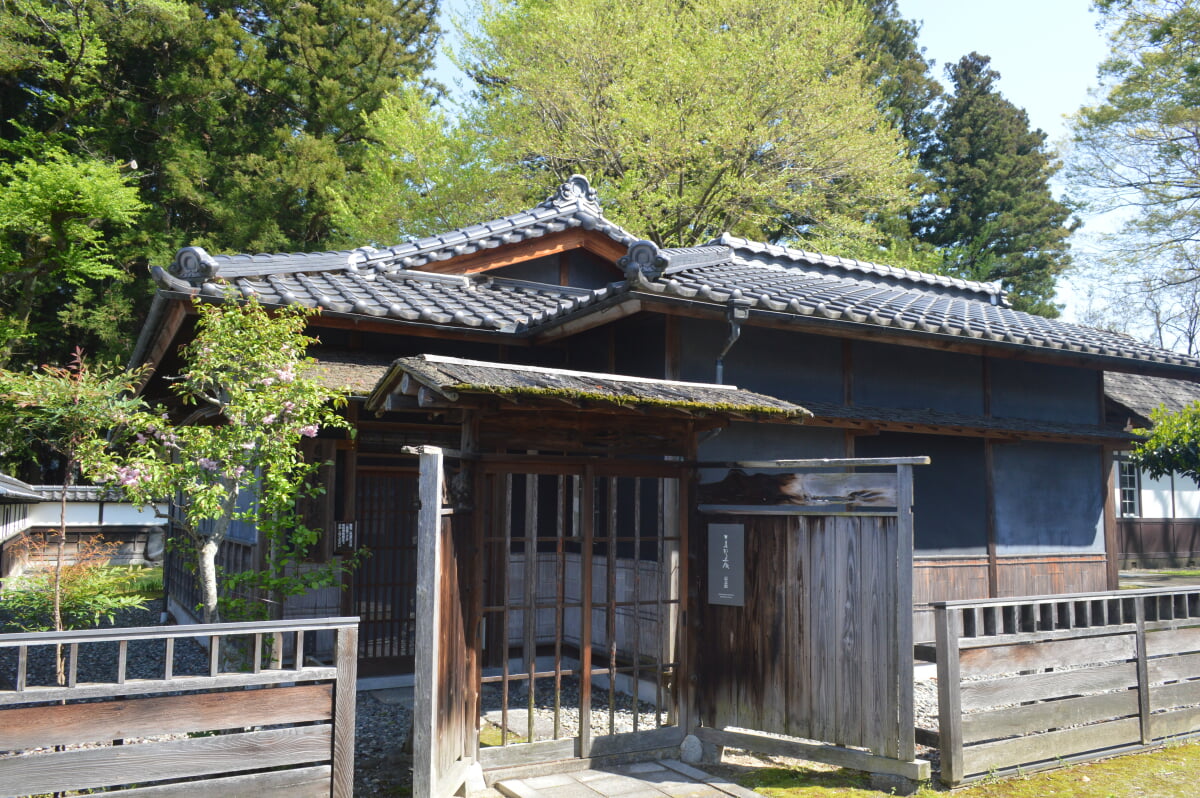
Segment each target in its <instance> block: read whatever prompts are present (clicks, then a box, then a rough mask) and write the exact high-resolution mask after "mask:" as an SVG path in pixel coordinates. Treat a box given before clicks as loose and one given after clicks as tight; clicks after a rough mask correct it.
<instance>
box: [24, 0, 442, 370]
mask: <svg viewBox="0 0 1200 798" xmlns="http://www.w3.org/2000/svg"><path fill="white" fill-rule="evenodd" d="M437 8H438V2H437V0H363V1H362V2H347V1H346V0H301V1H300V2H280V0H256V2H250V3H229V2H223V1H221V0H218V2H203V3H201V2H195V0H132V2H124V3H112V2H109V1H108V0H3V2H0V109H3V110H2V112H0V192H3V196H2V197H0V201H2V202H3V209H2V210H3V212H4V214H5V216H6V217H7V219H6V220H4V221H0V225H6V226H5V227H3V228H0V235H3V236H5V238H4V240H3V241H2V242H0V302H4V303H6V304H5V306H4V308H3V319H0V336H2V337H3V340H7V341H10V342H16V344H19V343H20V342H21V341H24V342H25V345H24V347H23V348H22V346H17V345H13V346H9V347H7V349H11V350H12V351H13V352H14V354H15V355H16V356H17V358H18V359H19V360H21V361H25V362H41V361H44V360H51V361H53V360H61V359H63V358H64V357H65V356H66V354H67V353H68V352H69V349H70V347H69V346H68V342H72V343H74V342H78V341H83V342H85V343H86V345H87V346H88V347H89V349H91V350H93V351H97V352H98V353H99V354H101V355H104V356H110V357H121V356H124V355H127V354H128V351H127V349H128V346H129V345H130V343H131V342H132V341H133V340H134V339H136V327H137V323H138V321H139V319H138V315H139V311H140V310H142V309H144V307H145V305H146V304H147V302H148V296H149V292H150V285H149V282H148V281H146V280H144V279H140V278H141V276H142V274H143V273H144V267H145V264H146V263H147V262H148V261H158V262H164V261H165V260H167V259H169V258H170V256H171V253H172V252H173V251H174V250H175V249H177V248H178V247H180V246H183V245H185V244H200V245H203V246H206V247H209V248H210V249H213V250H218V251H219V250H240V251H247V250H250V251H253V250H276V249H285V250H287V249H293V250H294V249H319V248H321V247H323V246H325V245H326V244H327V242H329V241H331V240H332V239H333V238H335V237H337V231H336V230H335V229H334V227H333V226H332V225H333V218H332V206H333V204H334V203H335V202H336V197H334V196H333V195H332V194H331V193H330V187H331V186H333V185H335V184H338V183H339V182H340V181H341V180H343V179H344V178H345V177H346V176H347V175H353V174H355V173H356V172H358V171H359V170H361V168H362V165H363V158H364V157H366V147H367V144H368V143H369V136H368V129H367V120H368V118H369V117H370V115H371V114H372V113H373V112H375V111H376V110H377V109H378V108H379V107H380V105H381V103H382V101H383V99H384V98H385V97H387V96H389V95H390V94H392V93H393V92H396V91H398V90H399V89H400V88H401V87H402V86H404V85H405V84H406V83H408V82H410V81H413V80H418V79H420V78H421V75H422V73H423V72H424V70H425V69H426V68H427V67H428V66H429V64H430V63H431V60H432V54H433V47H434V45H435V43H436V38H437V35H438V29H437V27H436V24H435V22H434V17H435V15H436V13H437ZM35 189H36V190H35ZM64 198H70V202H69V203H66V204H63V202H64ZM55 202H58V203H59V204H58V205H55V204H53V203H55ZM139 213H140V215H138V214H139ZM33 217H36V219H34V226H33V227H30V226H29V225H28V224H26V223H27V222H28V221H29V220H30V219H31V218H33ZM17 218H20V222H17V221H11V220H14V219H17ZM18 225H19V227H18ZM22 231H24V232H22ZM47 231H48V232H47ZM72 236H73V237H72ZM44 252H48V253H49V255H45V256H43V253H44ZM77 265H80V266H82V267H83V268H82V271H81V270H79V269H75V266H77ZM101 267H103V268H101ZM31 275H35V276H33V277H31ZM135 275H136V278H133V276H135ZM31 280H33V281H34V282H33V283H32V285H33V289H34V290H33V291H32V292H29V291H26V290H25V289H26V288H27V287H28V285H29V284H30V281H31ZM20 302H28V303H30V307H29V309H28V314H27V317H28V321H27V322H26V321H25V319H26V310H25V308H23V307H21V306H20V305H19V303H20ZM34 338H36V343H37V346H36V347H35V346H32V345H31V343H30V342H32V341H33V340H34ZM0 345H3V341H0Z"/></svg>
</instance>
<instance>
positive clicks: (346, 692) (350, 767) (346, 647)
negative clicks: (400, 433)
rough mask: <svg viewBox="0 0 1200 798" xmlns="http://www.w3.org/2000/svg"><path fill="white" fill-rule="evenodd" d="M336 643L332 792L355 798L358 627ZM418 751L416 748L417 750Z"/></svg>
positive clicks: (341, 635) (340, 632)
mask: <svg viewBox="0 0 1200 798" xmlns="http://www.w3.org/2000/svg"><path fill="white" fill-rule="evenodd" d="M439 470H440V469H439ZM297 634H298V635H299V634H302V633H297ZM334 646H335V653H334V656H335V657H336V665H337V675H338V678H337V684H336V685H335V686H334V691H335V692H334V697H333V766H332V769H333V774H332V782H333V783H332V790H331V794H332V798H353V796H354V709H355V700H356V698H357V695H358V691H357V682H358V627H356V626H349V627H346V628H343V629H338V630H337V640H336V641H335V643H334ZM414 692H415V691H414ZM415 751H416V749H415V748H414V753H415Z"/></svg>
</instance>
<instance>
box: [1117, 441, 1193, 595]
mask: <svg viewBox="0 0 1200 798" xmlns="http://www.w3.org/2000/svg"><path fill="white" fill-rule="evenodd" d="M1100 468H1101V469H1102V473H1101V475H1100V484H1101V485H1103V486H1104V504H1103V505H1102V506H1103V507H1104V553H1105V555H1106V556H1105V565H1107V566H1108V567H1107V570H1106V572H1105V577H1106V580H1107V582H1108V589H1109V590H1119V589H1120V587H1121V552H1120V548H1121V545H1120V543H1119V541H1118V536H1117V506H1116V505H1117V485H1116V476H1115V472H1116V468H1115V467H1114V457H1113V450H1112V449H1111V448H1110V447H1108V446H1105V447H1104V453H1103V454H1102V455H1101V457H1100ZM1171 497H1172V501H1174V497H1175V491H1171Z"/></svg>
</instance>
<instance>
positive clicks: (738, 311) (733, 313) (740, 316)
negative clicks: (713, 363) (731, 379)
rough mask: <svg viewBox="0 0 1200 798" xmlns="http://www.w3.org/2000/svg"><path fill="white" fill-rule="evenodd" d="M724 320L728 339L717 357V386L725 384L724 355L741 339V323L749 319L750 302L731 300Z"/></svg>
mask: <svg viewBox="0 0 1200 798" xmlns="http://www.w3.org/2000/svg"><path fill="white" fill-rule="evenodd" d="M725 318H726V319H728V320H729V338H728V340H726V341H725V347H724V348H723V349H721V354H719V355H717V385H724V384H725V355H727V354H729V350H730V349H733V345H734V344H736V343H737V341H738V339H739V338H741V337H742V322H743V321H745V320H746V319H748V318H750V302H749V301H748V300H745V299H734V300H731V301H730V302H729V304H728V305H727V306H726V307H725Z"/></svg>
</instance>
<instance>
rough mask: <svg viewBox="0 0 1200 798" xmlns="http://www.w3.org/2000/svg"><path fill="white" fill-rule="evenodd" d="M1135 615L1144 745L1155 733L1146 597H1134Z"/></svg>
mask: <svg viewBox="0 0 1200 798" xmlns="http://www.w3.org/2000/svg"><path fill="white" fill-rule="evenodd" d="M1133 617H1134V622H1135V623H1136V624H1137V631H1136V632H1135V633H1134V634H1136V635H1137V650H1136V652H1134V653H1135V654H1136V655H1137V689H1138V720H1139V721H1140V723H1141V732H1142V745H1149V744H1150V741H1151V740H1152V739H1153V738H1154V735H1153V734H1152V733H1151V730H1150V673H1149V666H1148V664H1147V662H1146V659H1147V657H1146V599H1145V598H1143V597H1142V596H1137V597H1135V598H1134V599H1133Z"/></svg>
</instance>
